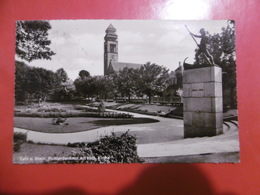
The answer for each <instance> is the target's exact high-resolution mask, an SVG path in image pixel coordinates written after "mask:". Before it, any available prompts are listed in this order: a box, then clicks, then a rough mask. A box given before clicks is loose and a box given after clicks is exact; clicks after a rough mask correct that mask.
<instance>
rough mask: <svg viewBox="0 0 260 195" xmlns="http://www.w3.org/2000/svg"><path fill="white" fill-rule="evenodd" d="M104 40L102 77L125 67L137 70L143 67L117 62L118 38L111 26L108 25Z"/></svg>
mask: <svg viewBox="0 0 260 195" xmlns="http://www.w3.org/2000/svg"><path fill="white" fill-rule="evenodd" d="M104 39H105V41H104V75H109V74H112V73H114V72H118V71H120V70H122V69H124V68H125V67H127V68H134V69H137V68H140V67H141V66H142V65H143V64H135V63H128V62H118V36H117V34H116V28H115V27H114V26H113V25H112V24H110V25H109V26H108V28H107V29H106V35H105V37H104Z"/></svg>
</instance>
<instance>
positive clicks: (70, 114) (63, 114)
mask: <svg viewBox="0 0 260 195" xmlns="http://www.w3.org/2000/svg"><path fill="white" fill-rule="evenodd" d="M15 116H18V117H39V118H56V117H62V118H69V117H98V118H132V117H133V115H130V114H126V113H115V112H103V113H102V112H71V111H69V112H15Z"/></svg>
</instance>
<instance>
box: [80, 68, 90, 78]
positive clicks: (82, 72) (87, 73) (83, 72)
mask: <svg viewBox="0 0 260 195" xmlns="http://www.w3.org/2000/svg"><path fill="white" fill-rule="evenodd" d="M89 76H90V73H89V72H88V71H87V70H81V71H80V72H79V77H81V78H83V77H89Z"/></svg>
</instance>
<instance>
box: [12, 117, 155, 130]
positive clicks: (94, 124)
mask: <svg viewBox="0 0 260 195" xmlns="http://www.w3.org/2000/svg"><path fill="white" fill-rule="evenodd" d="M155 122H159V121H158V120H155V119H150V118H127V119H126V118H92V117H79V118H67V120H66V122H65V123H68V125H65V124H63V125H53V124H52V118H36V117H14V126H15V127H18V128H22V129H27V130H32V131H38V132H44V133H75V132H81V131H88V130H92V129H97V128H100V127H105V126H111V125H126V124H127V125H129V124H142V123H155Z"/></svg>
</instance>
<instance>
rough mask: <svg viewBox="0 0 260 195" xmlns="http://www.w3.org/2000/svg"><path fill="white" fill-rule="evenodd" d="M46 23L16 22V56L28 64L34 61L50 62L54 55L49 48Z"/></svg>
mask: <svg viewBox="0 0 260 195" xmlns="http://www.w3.org/2000/svg"><path fill="white" fill-rule="evenodd" d="M50 29H51V25H50V24H49V22H48V21H17V23H16V54H17V56H19V57H20V58H21V59H24V60H26V61H28V62H31V61H32V60H36V59H47V60H50V59H51V56H53V55H55V53H54V52H53V51H51V49H50V48H49V45H50V44H51V41H50V40H49V39H48V30H50Z"/></svg>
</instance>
